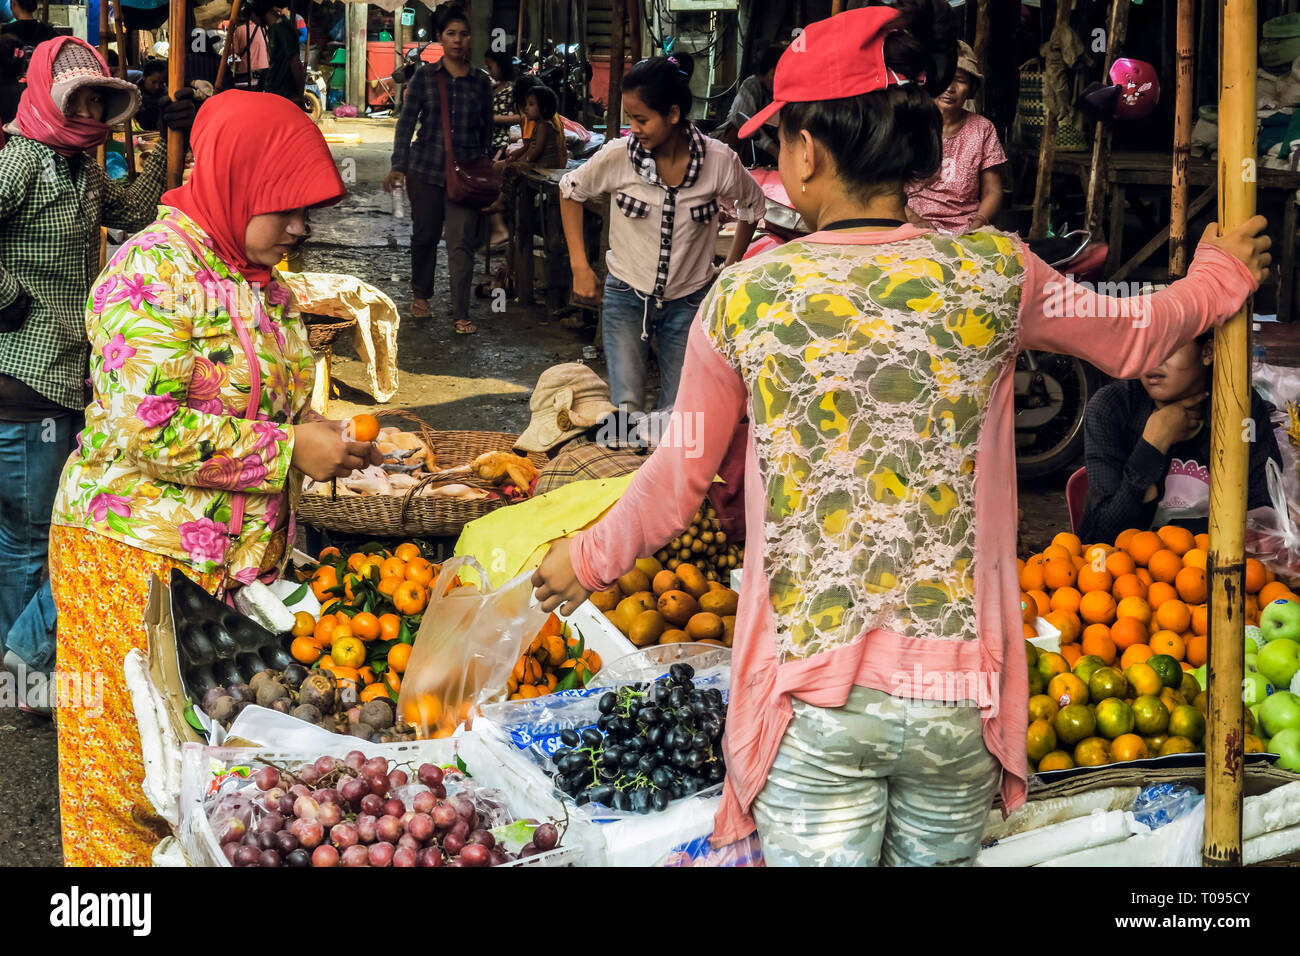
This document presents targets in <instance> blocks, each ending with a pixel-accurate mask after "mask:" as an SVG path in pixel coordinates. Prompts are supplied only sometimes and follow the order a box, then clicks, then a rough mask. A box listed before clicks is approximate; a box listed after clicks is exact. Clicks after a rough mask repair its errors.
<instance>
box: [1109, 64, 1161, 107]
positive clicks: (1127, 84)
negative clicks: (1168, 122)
mask: <svg viewBox="0 0 1300 956" xmlns="http://www.w3.org/2000/svg"><path fill="white" fill-rule="evenodd" d="M1110 81H1111V82H1112V83H1114V84H1115V85H1116V86H1118V87H1119V99H1118V100H1117V101H1116V103H1115V118H1116V119H1121V120H1137V119H1143V118H1145V117H1147V116H1150V115H1151V112H1152V110H1154V109H1155V108H1156V104H1157V103H1159V102H1160V80H1159V79H1158V78H1157V77H1156V71H1155V68H1154V67H1153V66H1152V65H1151V64H1150V63H1147V62H1146V61H1145V60H1130V59H1128V58H1127V57H1125V58H1121V59H1118V60H1116V61H1115V63H1114V65H1113V66H1112V67H1111V68H1110Z"/></svg>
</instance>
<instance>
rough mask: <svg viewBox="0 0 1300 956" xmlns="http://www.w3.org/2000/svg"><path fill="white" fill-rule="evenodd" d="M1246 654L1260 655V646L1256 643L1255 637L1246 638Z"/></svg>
mask: <svg viewBox="0 0 1300 956" xmlns="http://www.w3.org/2000/svg"><path fill="white" fill-rule="evenodd" d="M1246 653H1247V654H1258V653H1259V645H1258V644H1256V643H1255V639H1254V638H1253V637H1248V638H1246Z"/></svg>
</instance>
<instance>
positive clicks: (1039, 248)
mask: <svg viewBox="0 0 1300 956" xmlns="http://www.w3.org/2000/svg"><path fill="white" fill-rule="evenodd" d="M752 172H753V173H754V175H755V178H756V179H758V180H759V183H760V185H761V186H763V189H764V193H765V195H766V200H767V211H766V213H765V214H764V218H763V222H764V225H765V227H766V231H767V232H768V233H769V234H768V235H766V236H764V237H762V238H761V239H756V240H755V241H754V242H752V243H751V244H750V246H749V250H748V251H747V252H746V253H745V256H744V258H746V259H748V258H750V257H752V256H754V255H757V254H758V253H760V252H764V251H766V250H767V249H771V248H773V247H775V246H779V245H781V244H783V243H786V242H789V241H790V240H792V239H796V238H798V237H799V236H803V235H807V233H808V227H807V225H806V224H805V223H804V222H803V220H802V219H801V218H800V217H799V214H798V213H797V212H795V210H794V209H793V208H792V207H791V206H790V205H788V202H787V201H785V200H786V198H787V197H786V196H785V191H784V189H783V188H782V187H781V186H780V179H779V177H778V176H777V173H776V170H753V171H752ZM1025 244H1026V245H1027V246H1028V247H1029V250H1030V251H1031V252H1033V253H1034V254H1035V255H1036V256H1038V257H1039V258H1041V259H1043V260H1044V261H1045V262H1047V264H1048V265H1050V266H1051V267H1052V268H1053V269H1055V270H1056V271H1057V272H1060V273H1061V274H1062V275H1067V276H1069V277H1071V278H1073V279H1075V280H1077V281H1091V280H1094V279H1096V278H1098V276H1100V274H1101V272H1102V269H1103V268H1104V267H1105V264H1106V255H1107V252H1108V248H1109V247H1108V246H1107V245H1106V243H1104V242H1100V241H1097V240H1094V239H1093V238H1092V236H1091V235H1090V234H1089V233H1087V232H1086V231H1084V230H1076V231H1073V232H1069V233H1066V234H1065V235H1062V236H1054V237H1050V238H1048V239H1032V240H1027V241H1026V243H1025ZM1108 381H1109V379H1108V378H1107V376H1105V375H1104V374H1103V373H1102V372H1100V371H1098V370H1097V369H1096V368H1094V367H1093V366H1092V365H1090V364H1088V363H1087V362H1085V361H1083V360H1082V359H1078V358H1075V357H1074V356H1072V355H1057V354H1055V353H1053V352H1039V351H1025V352H1021V353H1019V354H1018V355H1017V356H1016V365H1015V401H1014V409H1015V442H1016V473H1017V474H1018V475H1019V476H1020V477H1021V478H1043V477H1046V476H1049V475H1053V474H1056V473H1058V472H1062V471H1064V470H1066V469H1067V468H1069V467H1070V466H1072V465H1073V464H1074V463H1075V462H1076V461H1077V460H1078V458H1079V456H1080V455H1081V454H1082V453H1083V416H1084V411H1085V410H1086V409H1087V407H1088V401H1089V400H1090V399H1091V398H1092V396H1093V395H1094V394H1096V392H1097V390H1098V389H1099V388H1101V387H1102V385H1104V384H1106V383H1107V382H1108Z"/></svg>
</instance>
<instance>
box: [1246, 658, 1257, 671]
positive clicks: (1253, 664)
mask: <svg viewBox="0 0 1300 956" xmlns="http://www.w3.org/2000/svg"><path fill="white" fill-rule="evenodd" d="M1246 670H1247V671H1258V670H1259V655H1258V654H1247V655H1246Z"/></svg>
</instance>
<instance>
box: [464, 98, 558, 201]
mask: <svg viewBox="0 0 1300 956" xmlns="http://www.w3.org/2000/svg"><path fill="white" fill-rule="evenodd" d="M522 105H523V114H524V119H525V120H526V121H528V122H531V123H532V132H531V135H530V136H529V137H528V140H527V145H526V146H525V147H524V149H523V151H522V152H519V153H516V154H515V155H514V156H512V157H511V158H509V159H504V160H499V161H498V162H497V164H496V165H497V168H499V169H501V171H502V176H501V195H500V196H498V197H497V201H496V202H494V203H493V204H492V205H490V206H488V207H487V209H485V210H484V212H489V213H496V212H504V213H505V218H506V222H507V223H508V222H509V221H510V214H511V212H512V210H513V205H514V193H515V183H516V181H517V180H518V178H519V175H520V173H521V172H522V171H523V167H524V166H526V165H531V166H541V167H544V168H547V169H564V167H566V166H567V165H569V149H568V147H567V146H566V145H565V142H564V126H563V125H562V124H561V122H560V117H559V115H558V114H557V113H556V106H557V104H556V99H555V93H554V92H553V91H552V90H551V89H550V88H548V87H545V86H541V85H538V86H533V87H531V88H529V89H528V90H527V91H526V92H525V94H524V101H523V104H522Z"/></svg>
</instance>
